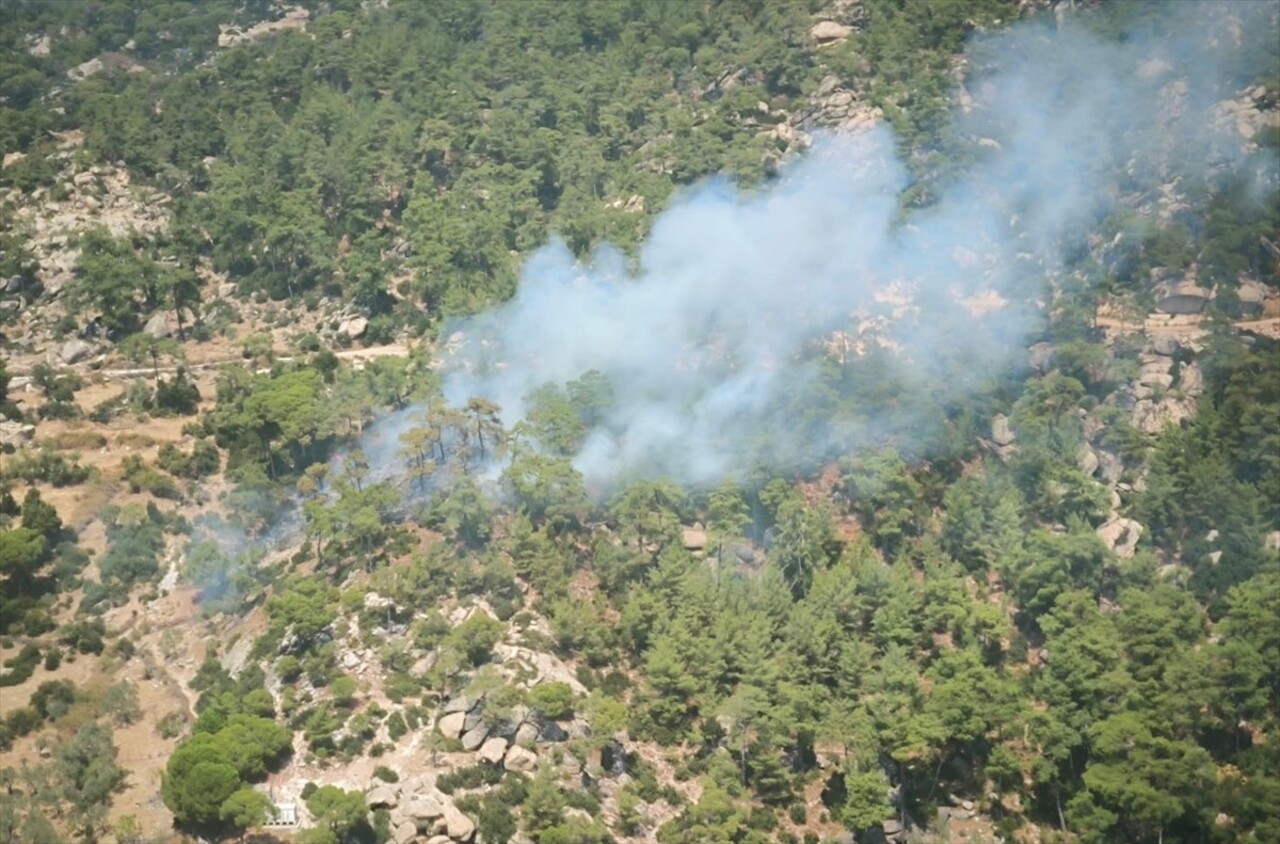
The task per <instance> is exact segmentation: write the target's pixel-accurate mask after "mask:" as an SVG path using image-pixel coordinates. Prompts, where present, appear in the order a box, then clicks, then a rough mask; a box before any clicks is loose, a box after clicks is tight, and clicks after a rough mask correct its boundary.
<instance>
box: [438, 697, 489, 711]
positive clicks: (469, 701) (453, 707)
mask: <svg viewBox="0 0 1280 844" xmlns="http://www.w3.org/2000/svg"><path fill="white" fill-rule="evenodd" d="M478 703H480V699H479V698H474V697H467V696H466V695H458V696H457V697H455V698H454V699H453V700H451V701H449V702H448V703H446V704H445V705H444V708H443V709H441V710H440V711H441V712H443V713H444V714H445V715H448V714H450V713H452V712H470V711H471V710H473V709H475V708H476V705H477V704H478Z"/></svg>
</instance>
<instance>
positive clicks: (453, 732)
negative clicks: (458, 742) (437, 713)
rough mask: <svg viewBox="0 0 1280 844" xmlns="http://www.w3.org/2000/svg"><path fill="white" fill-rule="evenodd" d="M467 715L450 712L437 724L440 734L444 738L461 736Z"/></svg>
mask: <svg viewBox="0 0 1280 844" xmlns="http://www.w3.org/2000/svg"><path fill="white" fill-rule="evenodd" d="M466 720H467V713H465V712H450V713H449V714H448V715H445V716H443V717H442V718H441V719H440V721H439V722H438V723H437V726H438V727H439V728H440V734H441V735H443V736H444V737H445V738H457V737H458V736H460V735H462V728H463V726H464V725H465V724H466Z"/></svg>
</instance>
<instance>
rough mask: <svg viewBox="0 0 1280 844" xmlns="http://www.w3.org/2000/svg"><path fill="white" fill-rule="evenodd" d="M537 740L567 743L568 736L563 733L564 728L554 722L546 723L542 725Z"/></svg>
mask: <svg viewBox="0 0 1280 844" xmlns="http://www.w3.org/2000/svg"><path fill="white" fill-rule="evenodd" d="M538 740H539V741H549V742H561V741H568V740H569V734H568V733H567V732H565V729H564V727H562V726H560V725H559V724H557V723H556V722H555V721H548V722H547V723H545V724H543V725H542V730H541V731H540V732H539V733H538Z"/></svg>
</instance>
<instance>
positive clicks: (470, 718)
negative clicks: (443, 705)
mask: <svg viewBox="0 0 1280 844" xmlns="http://www.w3.org/2000/svg"><path fill="white" fill-rule="evenodd" d="M482 723H484V712H482V711H481V710H480V708H479V707H476V708H475V709H473V710H471V711H470V712H468V713H466V717H465V718H464V719H463V721H462V731H463V732H464V733H469V732H471V731H472V730H474V729H475V728H476V727H479V726H480V725H481V724H482Z"/></svg>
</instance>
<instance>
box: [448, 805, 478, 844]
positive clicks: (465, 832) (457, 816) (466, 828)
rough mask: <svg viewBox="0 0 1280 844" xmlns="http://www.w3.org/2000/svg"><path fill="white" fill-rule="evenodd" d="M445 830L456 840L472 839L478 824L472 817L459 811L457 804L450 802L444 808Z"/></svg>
mask: <svg viewBox="0 0 1280 844" xmlns="http://www.w3.org/2000/svg"><path fill="white" fill-rule="evenodd" d="M444 830H445V833H446V834H447V835H448V836H449V837H450V838H452V839H453V840H454V841H470V840H471V836H472V835H475V832H476V825H475V822H474V821H472V820H471V818H469V817H467V816H466V815H464V814H462V812H460V811H458V809H457V807H456V806H454V805H453V804H449V805H448V806H445V808H444Z"/></svg>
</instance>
